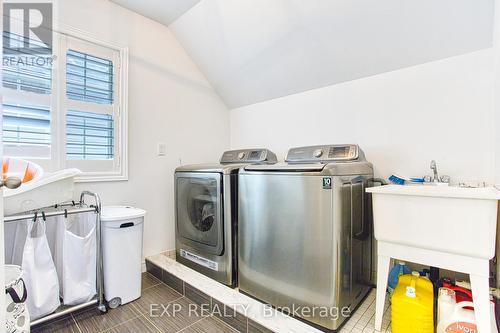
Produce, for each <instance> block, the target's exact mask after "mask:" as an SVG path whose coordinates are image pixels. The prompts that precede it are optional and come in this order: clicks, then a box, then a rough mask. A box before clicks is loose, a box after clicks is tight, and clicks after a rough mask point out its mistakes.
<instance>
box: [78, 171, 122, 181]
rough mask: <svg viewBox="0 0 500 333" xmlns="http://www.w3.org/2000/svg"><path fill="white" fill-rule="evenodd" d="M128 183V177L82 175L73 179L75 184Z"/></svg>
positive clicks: (119, 175) (118, 175) (117, 175)
mask: <svg viewBox="0 0 500 333" xmlns="http://www.w3.org/2000/svg"><path fill="white" fill-rule="evenodd" d="M123 181H128V175H121V174H92V173H85V172H84V173H83V174H82V175H81V176H78V177H76V178H75V183H99V182H123Z"/></svg>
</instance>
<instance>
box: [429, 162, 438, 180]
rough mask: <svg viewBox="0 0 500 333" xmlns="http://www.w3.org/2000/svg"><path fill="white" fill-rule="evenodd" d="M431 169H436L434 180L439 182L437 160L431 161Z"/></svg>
mask: <svg viewBox="0 0 500 333" xmlns="http://www.w3.org/2000/svg"><path fill="white" fill-rule="evenodd" d="M431 170H433V171H434V179H433V181H434V182H435V183H439V175H438V168H437V164H436V161H434V160H432V161H431Z"/></svg>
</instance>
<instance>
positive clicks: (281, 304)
mask: <svg viewBox="0 0 500 333" xmlns="http://www.w3.org/2000/svg"><path fill="white" fill-rule="evenodd" d="M335 147H339V145H336V146H335ZM349 147H352V146H351V145H350V146H349ZM306 148H307V147H306ZM315 149H319V148H317V147H311V148H307V149H304V148H300V150H302V151H303V152H305V153H303V154H304V155H303V157H301V158H303V160H304V161H305V162H309V159H310V156H312V155H313V154H314V150H315ZM321 149H323V150H324V151H327V152H328V151H329V150H330V146H321ZM297 150H299V149H297ZM356 150H358V152H357V158H356V159H355V160H354V162H345V160H344V159H342V160H341V161H338V162H333V163H327V164H326V165H324V167H323V168H319V167H317V168H316V169H314V168H312V167H310V164H304V165H302V164H294V165H293V167H290V168H284V167H281V166H279V167H273V166H267V167H259V168H256V167H253V166H252V167H246V168H245V169H244V170H242V171H241V172H240V174H239V241H238V242H239V243H238V244H239V261H238V279H239V288H240V290H241V291H243V292H244V293H247V294H249V295H251V296H253V297H255V298H258V299H260V300H262V301H264V302H266V303H269V304H271V305H273V306H275V307H278V308H285V309H291V308H292V309H293V308H297V307H299V308H304V307H305V308H308V309H316V313H315V314H314V315H308V316H303V318H304V319H305V320H308V321H311V322H312V323H314V324H317V325H320V326H322V327H325V328H328V329H331V330H335V329H337V328H338V327H339V326H340V325H341V323H342V322H343V321H344V320H345V318H344V317H342V316H339V317H336V316H334V315H331V313H330V315H329V316H324V315H321V314H320V313H319V312H320V311H319V309H336V310H338V311H339V313H340V311H341V310H342V309H343V308H349V309H351V310H353V309H354V308H355V307H356V306H357V304H359V302H360V301H361V300H362V299H363V297H364V296H365V295H366V293H367V292H368V290H369V288H370V286H369V285H370V282H371V262H372V257H371V249H372V231H371V228H372V226H371V223H370V219H369V214H368V213H367V207H368V205H369V202H368V200H367V196H366V195H365V193H364V192H365V191H364V189H365V187H366V186H367V185H368V184H369V182H370V179H372V178H373V168H372V166H371V164H370V163H368V162H366V161H365V160H364V154H363V153H362V152H361V150H359V149H356ZM291 151H292V150H291ZM345 151H346V152H347V154H348V155H349V154H350V151H352V150H351V149H350V148H349V149H348V150H345ZM301 154H302V153H301ZM292 155H293V154H292ZM288 156H291V155H290V154H289V155H288ZM295 156H297V155H295ZM325 158H328V157H325ZM293 161H294V163H297V162H298V161H299V157H294V159H293ZM318 165H319V166H320V165H321V164H318ZM338 165H343V167H341V168H339V167H338ZM349 169H351V170H349ZM336 171H341V173H342V174H340V175H338V174H335V172H336ZM344 173H345V175H344Z"/></svg>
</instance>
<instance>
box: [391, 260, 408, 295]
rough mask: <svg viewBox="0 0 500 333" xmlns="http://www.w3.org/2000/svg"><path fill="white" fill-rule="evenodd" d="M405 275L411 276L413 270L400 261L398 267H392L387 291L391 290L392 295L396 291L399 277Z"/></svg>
mask: <svg viewBox="0 0 500 333" xmlns="http://www.w3.org/2000/svg"><path fill="white" fill-rule="evenodd" d="M404 274H411V270H410V269H409V268H408V266H406V263H404V262H403V261H399V262H398V263H397V264H396V265H394V267H392V269H391V272H390V273H389V283H388V288H387V289H388V290H389V294H390V295H392V294H393V292H394V289H396V286H397V285H398V280H399V277H400V276H401V275H404Z"/></svg>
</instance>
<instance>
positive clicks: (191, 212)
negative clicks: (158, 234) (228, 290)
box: [175, 149, 277, 287]
mask: <svg viewBox="0 0 500 333" xmlns="http://www.w3.org/2000/svg"><path fill="white" fill-rule="evenodd" d="M276 161H277V160H276V155H275V154H274V153H273V152H271V151H269V150H267V149H243V150H232V151H226V152H224V154H223V155H222V157H221V159H220V163H219V164H209V165H206V164H198V165H186V166H181V167H178V168H177V169H176V170H175V207H176V209H175V212H176V214H175V215H176V236H175V240H176V241H175V246H176V259H177V261H178V262H180V263H182V264H184V265H186V266H188V267H190V268H192V269H195V270H197V271H198V272H200V273H203V274H205V275H207V276H209V277H211V278H213V279H215V280H217V281H218V282H221V283H223V284H226V285H228V286H232V287H234V286H236V283H237V248H238V247H237V237H238V234H237V228H238V207H237V205H238V197H237V195H238V171H239V169H240V168H242V167H244V166H246V165H250V164H274V163H276Z"/></svg>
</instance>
